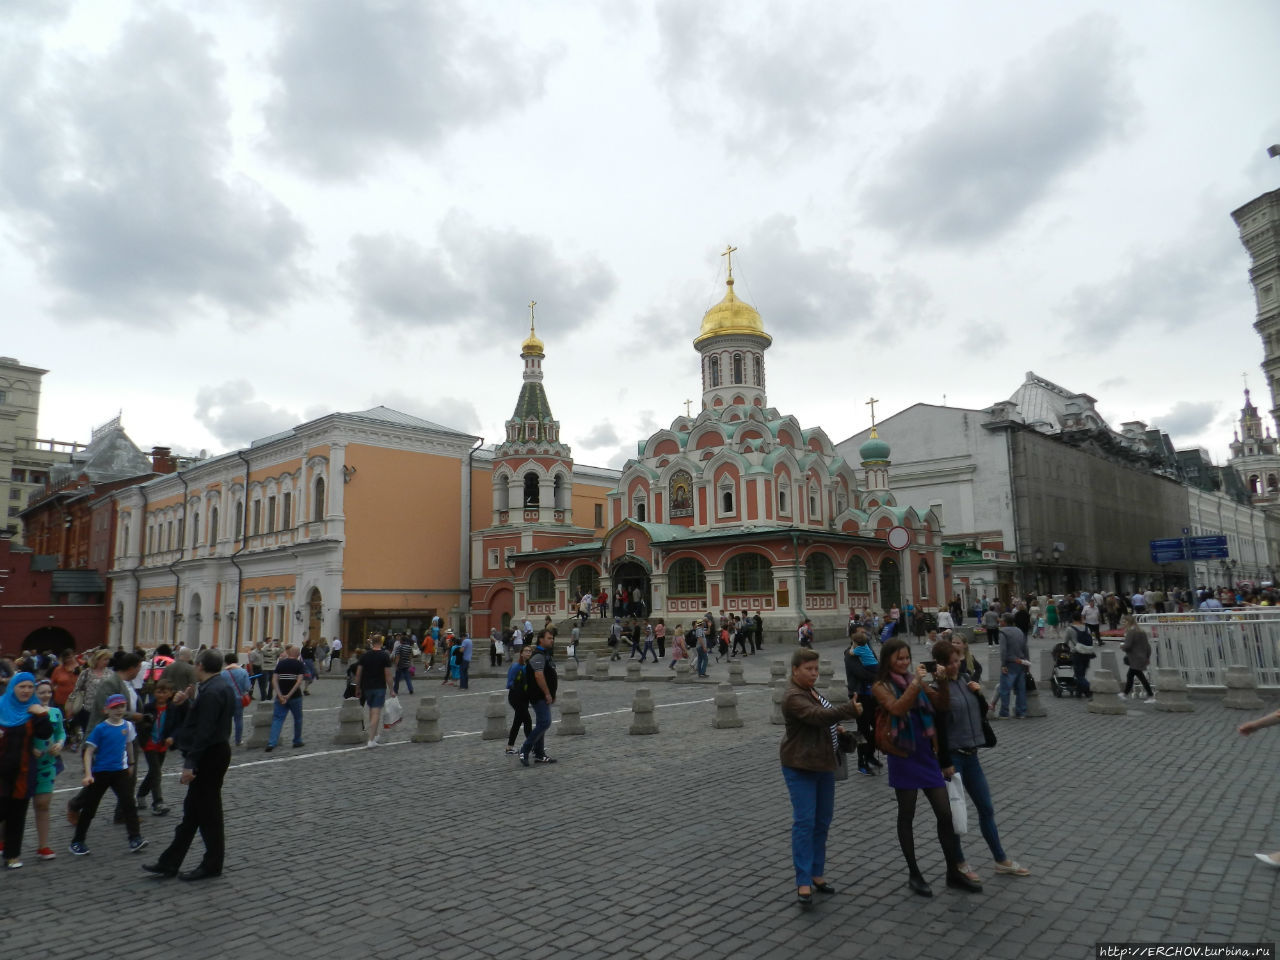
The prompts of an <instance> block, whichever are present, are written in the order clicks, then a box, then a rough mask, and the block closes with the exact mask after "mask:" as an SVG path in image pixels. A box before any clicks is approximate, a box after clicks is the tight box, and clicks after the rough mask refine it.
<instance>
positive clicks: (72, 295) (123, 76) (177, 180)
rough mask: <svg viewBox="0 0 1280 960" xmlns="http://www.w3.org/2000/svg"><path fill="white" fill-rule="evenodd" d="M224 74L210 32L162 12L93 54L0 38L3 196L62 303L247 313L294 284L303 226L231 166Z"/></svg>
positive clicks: (168, 320)
mask: <svg viewBox="0 0 1280 960" xmlns="http://www.w3.org/2000/svg"><path fill="white" fill-rule="evenodd" d="M16 29H18V30H20V28H16ZM221 78H222V68H221V65H220V64H219V63H218V62H217V61H216V60H215V59H214V56H213V54H212V52H211V39H210V37H209V36H208V35H206V34H203V33H201V32H200V31H198V30H197V29H196V27H195V26H194V25H193V24H192V22H191V21H190V20H189V19H187V18H186V17H184V16H182V15H181V14H178V13H175V12H172V11H167V10H163V9H152V10H149V12H148V13H147V14H146V15H145V16H142V17H140V18H137V19H134V20H132V21H130V22H129V23H127V24H126V25H125V26H124V28H123V30H122V33H121V35H120V37H119V39H118V40H117V42H116V43H115V45H114V46H113V47H112V48H111V49H110V50H108V51H107V52H106V53H105V54H104V55H103V56H101V57H100V58H99V59H78V60H76V61H74V62H72V61H58V62H54V61H52V60H51V59H50V58H48V57H46V56H45V55H44V54H43V51H42V50H41V49H40V48H39V46H37V45H35V44H34V43H33V42H31V41H30V40H28V39H27V38H26V37H25V34H24V35H22V36H17V37H15V36H14V35H13V34H12V33H11V35H10V36H8V37H5V38H2V39H0V86H3V88H4V89H5V91H6V94H5V98H4V103H3V105H2V106H0V208H3V209H4V210H6V211H7V212H8V213H10V214H11V217H10V222H11V224H12V225H13V227H14V229H15V233H16V236H17V238H18V242H19V245H20V246H21V247H22V248H23V249H24V250H25V251H26V252H27V253H28V254H29V255H30V256H31V257H32V258H33V260H35V261H36V262H37V263H38V264H39V266H40V268H41V269H42V270H43V272H44V273H45V274H46V275H47V277H48V278H49V279H50V280H51V281H52V282H53V284H54V285H55V288H56V290H57V298H58V299H57V307H58V309H59V311H60V312H61V314H62V315H63V316H65V317H68V318H72V319H92V318H108V319H114V320H118V321H121V322H123V323H126V324H131V325H143V326H145V325H152V326H167V325H170V324H172V323H173V322H174V321H175V319H176V318H178V317H180V316H182V315H184V314H189V313H191V312H192V311H203V310H205V309H208V308H213V309H215V310H219V311H224V312H226V313H227V314H229V315H230V316H231V317H232V318H233V319H236V318H238V317H239V316H240V315H243V314H246V313H252V314H253V315H254V317H255V319H256V318H257V317H258V315H260V314H261V313H262V312H264V311H269V310H270V309H272V308H273V307H276V306H278V305H279V304H281V303H283V302H285V301H287V300H288V299H289V298H290V297H291V295H292V293H293V291H294V289H295V287H296V285H297V284H298V283H299V280H300V275H299V272H298V270H297V268H296V266H295V263H294V258H295V256H296V255H297V254H298V252H299V251H300V249H301V247H302V245H303V234H302V230H301V229H300V228H299V226H298V224H297V223H296V222H295V221H294V219H293V217H292V216H291V215H290V213H289V211H288V210H287V209H285V207H284V206H283V205H282V204H280V203H279V202H278V201H276V200H275V199H274V198H273V197H271V196H270V195H268V194H267V193H265V192H264V191H263V190H262V189H261V188H260V187H259V186H258V185H257V184H255V183H253V182H250V181H249V180H247V179H245V178H243V177H236V176H232V175H230V174H228V172H227V164H228V162H229V159H230V136H229V134H228V131H227V123H228V117H229V109H228V106H227V103H226V101H225V99H224V97H223V95H222V92H221V90H220V88H219V84H220V83H221Z"/></svg>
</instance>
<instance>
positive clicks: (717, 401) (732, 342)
mask: <svg viewBox="0 0 1280 960" xmlns="http://www.w3.org/2000/svg"><path fill="white" fill-rule="evenodd" d="M735 252H737V247H733V246H730V247H727V248H725V251H724V253H723V254H721V256H723V257H725V258H726V259H727V260H728V277H727V278H726V280H725V287H726V288H727V289H726V291H725V295H724V299H722V300H721V301H720V302H719V303H717V304H716V305H715V306H713V307H712V308H711V309H710V310H708V311H707V312H706V314H705V315H703V318H702V329H701V330H699V331H698V335H697V337H695V338H694V341H693V346H694V348H695V349H696V350H697V351H698V353H699V355H700V356H701V358H702V409H704V410H716V409H721V408H724V407H728V406H731V405H739V406H748V407H759V408H761V409H763V408H765V407H767V406H768V405H769V403H768V397H767V395H766V394H765V370H764V352H765V351H766V350H768V349H769V345H770V344H771V343H773V338H772V337H771V336H769V335H768V334H767V333H765V332H764V322H763V321H762V320H761V319H760V314H759V313H758V312H757V311H756V308H755V307H753V306H751V304H749V303H747V302H746V301H745V300H740V299H738V296H737V294H735V293H734V292H733V255H734V253H735Z"/></svg>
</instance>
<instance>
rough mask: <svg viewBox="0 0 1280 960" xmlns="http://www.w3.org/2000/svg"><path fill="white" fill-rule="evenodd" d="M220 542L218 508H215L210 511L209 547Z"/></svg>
mask: <svg viewBox="0 0 1280 960" xmlns="http://www.w3.org/2000/svg"><path fill="white" fill-rule="evenodd" d="M217 542H218V508H217V507H213V508H212V509H210V510H209V545H210V546H212V545H213V544H215V543H217Z"/></svg>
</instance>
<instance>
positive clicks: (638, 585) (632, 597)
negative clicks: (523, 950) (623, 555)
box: [613, 560, 651, 617]
mask: <svg viewBox="0 0 1280 960" xmlns="http://www.w3.org/2000/svg"><path fill="white" fill-rule="evenodd" d="M620 586H621V587H625V588H626V591H627V599H626V602H625V603H620V600H621V597H619V595H618V587H620ZM637 591H639V603H637V602H636V592H637ZM613 594H614V596H613V615H614V616H615V617H647V616H648V615H649V614H650V612H651V608H650V598H649V571H648V570H646V569H645V568H644V567H643V566H642V565H641V564H639V563H637V562H636V561H634V560H628V561H625V562H623V563H620V564H618V565H617V566H616V567H615V568H614V570H613Z"/></svg>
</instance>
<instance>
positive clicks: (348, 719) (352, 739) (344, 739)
mask: <svg viewBox="0 0 1280 960" xmlns="http://www.w3.org/2000/svg"><path fill="white" fill-rule="evenodd" d="M368 739H369V737H368V735H367V734H366V733H365V729H364V707H362V706H360V701H359V700H343V701H342V706H341V707H339V708H338V733H337V735H336V736H335V737H334V738H333V742H334V743H364V742H365V741H366V740H368Z"/></svg>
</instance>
